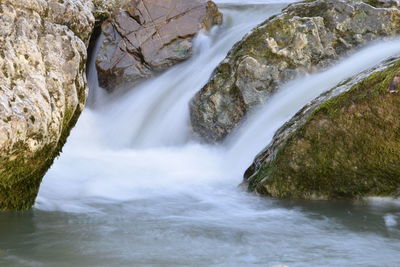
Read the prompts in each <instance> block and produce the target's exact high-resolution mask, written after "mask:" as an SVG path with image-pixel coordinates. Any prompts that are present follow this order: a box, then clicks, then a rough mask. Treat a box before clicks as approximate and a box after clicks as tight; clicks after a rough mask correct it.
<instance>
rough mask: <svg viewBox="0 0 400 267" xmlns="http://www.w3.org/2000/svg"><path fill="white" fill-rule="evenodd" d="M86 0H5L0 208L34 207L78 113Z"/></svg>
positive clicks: (0, 25)
mask: <svg viewBox="0 0 400 267" xmlns="http://www.w3.org/2000/svg"><path fill="white" fill-rule="evenodd" d="M92 11H93V4H92V2H91V1H89V0H3V1H1V3H0V13H1V15H0V69H1V70H2V71H1V72H0V210H24V209H28V208H30V207H31V206H32V205H33V203H34V200H35V197H36V195H37V193H38V190H39V184H40V182H41V180H42V177H43V176H44V174H45V173H46V171H47V169H48V168H49V167H50V165H51V164H52V162H53V160H54V158H55V157H56V156H57V155H58V154H59V152H60V151H61V148H62V146H63V144H64V143H65V141H66V138H67V137H68V135H69V132H70V130H71V128H72V127H73V126H74V125H75V122H76V120H77V119H78V116H79V114H80V113H81V111H82V109H83V106H84V103H85V99H86V95H87V84H86V75H85V63H86V57H87V55H86V54H87V52H86V45H87V43H88V42H89V37H90V34H91V32H92V29H93V26H94V17H93V15H92Z"/></svg>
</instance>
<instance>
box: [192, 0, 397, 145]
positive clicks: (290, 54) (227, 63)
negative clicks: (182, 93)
mask: <svg viewBox="0 0 400 267" xmlns="http://www.w3.org/2000/svg"><path fill="white" fill-rule="evenodd" d="M366 2H371V1H366ZM373 2H374V5H375V6H377V7H380V8H375V7H373V6H371V5H369V4H366V3H363V2H361V1H352V0H316V1H305V2H302V3H296V4H292V5H290V6H289V7H287V8H286V9H284V10H283V12H282V13H281V14H280V15H277V16H274V17H272V18H270V19H268V20H266V21H265V22H264V23H262V24H261V25H259V26H258V27H256V28H255V29H254V30H253V31H252V32H251V33H249V34H248V35H247V36H246V37H245V38H244V39H243V40H242V41H240V42H239V43H238V44H236V46H235V47H234V48H233V49H232V50H231V51H230V53H229V55H228V56H227V58H226V59H225V60H224V61H223V62H222V63H221V64H220V65H219V66H218V67H217V69H216V70H215V72H214V74H213V76H212V78H211V80H210V81H209V82H208V83H207V84H206V85H205V86H204V88H203V89H202V90H201V91H200V92H199V93H198V94H197V95H196V96H195V97H194V99H193V100H192V102H191V106H190V109H191V111H190V113H191V121H192V126H193V130H194V132H195V133H196V134H197V135H198V136H200V137H201V138H203V139H205V140H206V141H209V142H215V141H221V140H223V139H224V138H225V137H226V136H227V135H228V134H229V133H230V132H231V131H232V130H233V129H235V127H236V126H237V125H238V124H239V123H240V121H241V120H242V119H243V117H244V116H245V115H246V114H247V113H248V112H249V111H251V110H252V109H253V108H254V107H256V106H258V105H259V104H262V103H265V102H266V100H268V99H269V97H270V96H271V95H272V94H274V92H276V90H277V89H278V87H279V86H280V85H281V84H283V83H285V82H287V81H289V80H292V79H294V78H296V77H299V76H302V75H305V74H307V73H312V72H315V71H316V70H319V69H322V68H325V67H327V66H329V65H331V64H332V63H334V62H336V61H337V60H338V59H339V58H341V57H343V56H345V55H346V54H348V53H351V52H352V51H354V48H358V47H361V46H363V45H365V44H366V43H368V42H370V41H373V40H377V39H382V38H389V37H391V36H395V35H396V34H398V33H399V31H400V10H398V9H395V8H382V7H385V6H388V5H389V6H390V7H392V6H393V5H394V4H393V3H392V4H389V1H373ZM378 2H379V3H378ZM380 2H383V3H380Z"/></svg>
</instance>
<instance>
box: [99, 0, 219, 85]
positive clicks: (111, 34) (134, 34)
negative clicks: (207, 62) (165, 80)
mask: <svg viewBox="0 0 400 267" xmlns="http://www.w3.org/2000/svg"><path fill="white" fill-rule="evenodd" d="M221 21H222V15H221V13H219V12H218V8H217V6H216V5H215V4H214V3H213V2H211V1H207V0H192V1H187V0H132V1H131V2H130V3H129V4H128V5H127V6H126V8H125V10H123V11H120V12H119V13H117V14H116V15H114V16H113V17H112V18H111V19H110V20H108V21H107V22H105V23H104V24H103V26H102V31H103V34H104V40H103V43H102V45H101V48H100V51H99V54H98V56H97V61H96V66H97V70H98V73H99V82H100V85H101V86H102V87H104V88H106V89H107V90H109V91H111V90H114V88H116V87H119V86H122V85H125V84H129V85H130V86H132V85H134V84H136V83H137V82H138V81H140V80H142V79H144V78H149V77H151V76H152V75H153V74H154V72H159V71H162V70H165V69H167V68H168V67H170V66H172V65H174V64H176V63H179V62H181V61H183V60H185V59H187V58H188V57H190V55H191V52H192V40H193V37H194V36H195V35H196V34H197V33H198V32H199V31H200V30H202V29H206V30H207V29H209V28H211V27H212V26H213V25H215V24H220V23H221Z"/></svg>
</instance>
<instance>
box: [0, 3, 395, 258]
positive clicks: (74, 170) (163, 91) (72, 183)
mask: <svg viewBox="0 0 400 267" xmlns="http://www.w3.org/2000/svg"><path fill="white" fill-rule="evenodd" d="M217 2H218V1H217ZM219 2H220V3H221V4H223V5H222V7H223V8H222V11H223V12H224V15H225V22H224V25H223V26H221V27H218V28H215V29H213V30H212V31H211V32H210V33H206V34H202V35H200V36H198V37H197V40H196V51H195V55H194V56H193V58H192V59H190V60H189V61H187V62H185V63H182V64H180V65H178V66H175V67H173V68H172V69H171V70H169V71H167V72H165V73H164V74H162V75H160V76H159V77H156V78H155V79H152V80H150V81H147V82H145V83H143V84H141V85H140V86H138V87H136V88H134V89H132V90H130V91H128V92H125V93H123V94H115V95H106V94H104V92H103V91H102V90H101V89H100V88H97V86H96V76H95V75H96V74H95V69H94V64H92V66H91V68H92V69H91V71H90V73H91V74H90V76H91V77H89V78H90V80H91V90H92V93H91V94H92V95H91V97H92V98H91V101H90V108H88V109H86V110H85V111H84V113H83V114H82V116H81V118H80V120H79V122H78V125H77V126H76V128H75V129H74V130H73V133H72V135H71V137H70V138H69V140H68V143H67V145H66V147H65V148H64V152H63V154H62V155H61V157H60V158H59V159H58V160H57V161H56V163H55V164H54V166H53V167H52V169H51V170H50V171H49V172H48V174H47V175H46V177H45V179H44V181H43V184H42V187H41V190H40V193H39V197H38V199H37V203H36V206H35V210H34V211H32V212H31V213H27V214H25V215H19V214H15V215H13V216H11V217H10V218H9V219H8V220H6V221H3V220H2V218H3V217H2V216H3V215H0V242H4V244H7V245H8V246H9V249H7V250H4V249H2V247H0V265H26V266H53V265H57V266H64V265H63V264H62V262H68V264H65V266H71V265H73V264H75V265H77V266H82V265H84V266H88V265H90V266H115V265H117V266H132V265H134V266H141V265H155V266H165V265H172V266H176V265H184V266H209V265H217V266H219V265H224V266H225V265H231V266H248V265H262V266H272V265H274V264H286V265H289V266H305V265H307V266H308V265H311V266H319V265H320V266H326V265H330V266H344V265H348V264H349V262H351V265H352V266H367V265H370V264H371V263H377V264H378V263H380V264H382V265H387V266H396V263H399V259H398V251H400V241H399V239H400V229H399V227H398V221H399V220H400V215H399V214H398V213H396V210H398V207H399V206H400V203H396V202H389V203H383V204H382V201H374V202H373V205H354V204H350V203H343V202H330V203H325V202H289V201H277V200H271V199H263V198H257V197H255V196H252V195H250V194H247V193H245V192H242V191H241V190H239V189H238V188H237V185H238V184H239V183H240V182H241V181H242V175H243V172H244V170H245V169H246V168H247V167H248V166H249V165H250V164H251V162H252V160H253V158H254V156H255V155H256V154H257V153H258V152H259V151H261V150H262V149H263V148H264V147H265V145H267V144H268V143H269V142H270V141H271V139H272V136H273V134H274V133H275V131H276V130H277V129H278V128H279V127H280V126H281V125H282V124H283V123H284V122H285V121H287V120H288V119H290V117H291V116H293V115H294V114H295V113H296V112H297V111H298V110H299V109H300V108H301V107H303V106H304V105H305V104H307V103H308V102H309V101H311V100H312V99H314V98H315V97H316V96H318V95H319V94H320V93H322V92H323V91H325V90H327V89H329V88H331V87H333V86H334V85H336V84H338V83H339V82H341V81H342V80H345V79H347V78H349V77H351V76H353V75H354V74H357V73H359V72H361V71H363V70H365V69H368V68H369V67H371V66H373V65H375V64H376V63H377V62H379V61H381V60H384V59H386V58H388V57H390V56H393V55H398V54H399V53H400V41H393V42H386V43H379V44H376V45H372V46H370V47H368V48H366V49H364V50H362V51H360V52H358V53H356V54H355V55H353V56H351V57H350V58H348V59H346V60H344V61H343V62H341V63H340V64H338V65H336V66H335V67H333V68H331V69H329V70H327V71H324V72H322V73H319V74H314V75H311V76H309V77H305V78H303V79H299V80H296V81H293V82H292V83H289V84H288V85H286V86H284V87H283V88H282V89H281V90H280V92H279V93H278V94H276V95H275V96H274V97H273V98H272V99H271V100H270V101H268V103H266V104H265V106H264V107H263V108H261V109H260V110H258V111H256V112H254V113H253V114H252V115H251V116H249V118H248V120H247V121H246V122H245V123H244V124H243V125H242V127H241V128H240V129H238V130H237V131H236V132H235V133H234V134H232V136H230V137H229V138H228V140H227V141H226V142H225V143H224V144H222V145H220V146H209V145H203V144H198V143H196V142H195V141H194V140H192V139H191V135H190V125H189V118H188V117H189V116H188V113H189V111H188V103H189V101H190V99H191V97H192V96H193V95H194V94H195V93H196V92H197V91H198V90H199V89H200V88H201V87H202V86H203V85H204V84H205V83H206V82H207V80H208V78H209V76H210V75H211V73H212V71H213V69H214V68H215V67H216V65H217V64H218V63H219V62H220V61H221V60H222V59H223V58H224V57H225V55H226V53H227V52H228V51H229V49H230V48H231V47H232V45H233V44H234V43H235V42H236V41H238V40H239V39H240V38H241V37H242V36H243V35H244V34H245V33H246V32H248V31H249V30H250V29H251V28H252V27H254V26H255V25H256V24H258V23H260V22H261V21H263V20H264V19H265V18H267V17H268V16H270V15H272V14H274V13H277V12H278V11H279V10H280V9H281V8H282V7H283V6H284V4H283V3H287V2H290V1H270V2H274V3H275V4H271V3H270V4H265V2H266V1H262V0H253V1H248V2H249V3H250V2H251V4H249V3H247V2H244V1H233V0H220V1H219ZM278 2H280V3H279V4H277V3H278ZM291 2H294V1H291ZM22 216H24V217H23V223H21V222H20V221H21V217H22ZM17 221H19V222H20V223H18V224H16V223H15V222H17ZM15 225H19V227H17V226H15ZM1 229H5V230H1ZM10 229H11V230H10ZM21 240H23V241H24V242H21ZM0 244H1V243H0ZM296 244H297V245H296ZM377 249H379V253H375V251H376V250H377ZM60 263H61V264H60Z"/></svg>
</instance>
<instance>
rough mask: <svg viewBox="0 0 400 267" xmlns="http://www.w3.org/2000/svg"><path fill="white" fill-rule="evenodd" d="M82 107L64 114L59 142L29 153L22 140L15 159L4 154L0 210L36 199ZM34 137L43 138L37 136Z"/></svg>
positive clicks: (24, 206)
mask: <svg viewBox="0 0 400 267" xmlns="http://www.w3.org/2000/svg"><path fill="white" fill-rule="evenodd" d="M78 97H79V100H80V101H81V102H80V103H83V102H84V99H85V93H84V90H83V89H82V90H80V94H79V96H78ZM80 113H81V109H79V108H77V109H76V110H75V111H73V112H71V113H70V114H65V115H64V121H63V133H62V135H61V137H60V139H59V141H58V142H57V143H54V144H49V145H46V146H45V147H44V148H43V149H41V150H40V151H38V152H36V153H34V155H29V154H28V153H27V151H29V149H28V148H27V147H26V145H25V144H23V143H22V142H19V143H17V144H16V145H14V147H13V150H14V151H15V159H14V160H12V161H10V160H9V157H6V158H5V157H1V156H0V162H1V163H2V164H1V165H0V177H1V178H2V179H1V181H0V211H1V210H27V209H29V208H31V207H32V205H33V204H34V202H35V199H36V196H37V193H38V191H39V186H40V183H41V181H42V178H43V176H44V175H45V174H46V172H47V170H48V169H49V168H50V167H51V165H52V164H53V162H54V159H55V158H56V157H57V156H58V155H59V154H60V152H61V150H62V147H63V146H64V144H65V142H66V140H67V138H68V136H69V134H70V131H71V130H72V128H73V126H74V125H75V124H76V122H77V120H78V118H79V115H80ZM35 138H39V139H40V138H42V137H40V136H37V137H35Z"/></svg>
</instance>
